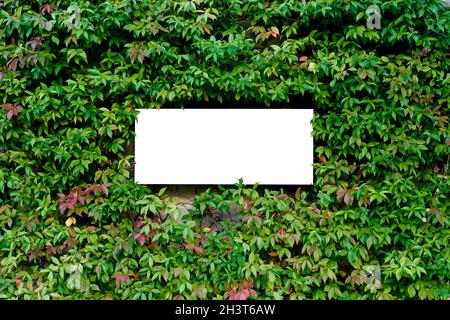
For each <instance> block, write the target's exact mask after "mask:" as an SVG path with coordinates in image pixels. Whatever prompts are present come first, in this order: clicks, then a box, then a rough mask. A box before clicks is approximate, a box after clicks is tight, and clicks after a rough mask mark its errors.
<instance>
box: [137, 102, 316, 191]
mask: <svg viewBox="0 0 450 320" xmlns="http://www.w3.org/2000/svg"><path fill="white" fill-rule="evenodd" d="M138 111H139V112H140V113H139V115H138V118H137V122H136V140H135V162H136V164H135V181H136V182H137V183H140V184H194V185H195V184H235V183H237V182H238V179H239V178H242V179H243V182H244V184H254V183H260V184H263V185H270V184H276V185H284V184H285V185H289V184H293V185H298V184H300V185H307V184H312V183H313V167H312V164H313V138H312V124H311V120H312V117H313V110H312V109H159V110H157V109H140V110H138Z"/></svg>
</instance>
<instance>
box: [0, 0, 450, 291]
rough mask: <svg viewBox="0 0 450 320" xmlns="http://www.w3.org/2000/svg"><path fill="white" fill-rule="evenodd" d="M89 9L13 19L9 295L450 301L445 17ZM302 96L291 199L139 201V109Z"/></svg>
mask: <svg viewBox="0 0 450 320" xmlns="http://www.w3.org/2000/svg"><path fill="white" fill-rule="evenodd" d="M74 3H75V2H74ZM77 3H78V6H79V7H77V6H75V5H73V4H71V1H65V0H55V1H52V2H49V3H47V2H46V1H31V0H30V1H22V0H20V1H19V0H4V1H2V2H1V5H0V6H1V8H0V10H1V11H0V36H1V38H0V48H1V52H0V104H1V109H3V110H0V197H1V198H0V297H2V298H7V299H13V298H20V299H23V298H25V299H29V298H34V299H36V298H38V299H48V298H56V299H59V298H66V299H70V298H83V299H85V298H86V299H94V298H96V299H110V298H113V299H128V298H133V299H147V298H151V299H173V298H177V299H179V298H186V299H197V298H202V299H205V298H208V299H211V298H227V299H244V298H249V299H251V298H255V297H256V299H266V298H275V299H281V298H283V299H305V298H314V299H352V298H353V299H408V298H414V299H417V298H420V299H448V298H449V289H450V288H449V287H450V285H449V278H450V271H449V270H450V258H449V246H448V243H449V235H450V232H449V220H448V215H449V205H450V201H449V194H450V192H449V183H448V162H449V148H450V146H449V145H450V138H449V131H450V129H449V126H448V115H449V107H448V102H449V83H450V77H449V61H450V60H449V32H448V26H449V25H450V23H449V9H448V8H446V7H444V5H443V1H440V0H439V1H438V0H430V1H420V0H392V1H378V0H374V1H359V0H358V1H354V0H311V1H294V0H286V1H270V0H269V1H258V0H233V1H231V0H223V1H212V0H207V1H199V0H194V1H185V0H180V1H171V0H165V1H163V0H155V1H148V0H147V1H146V0H142V1H136V0H117V1H113V0H109V1H106V0H103V1H77ZM370 5H379V7H380V9H381V15H382V20H381V29H379V30H378V29H369V28H368V27H367V26H366V16H365V11H366V9H367V8H368V6H370ZM302 97H305V98H307V99H310V101H311V103H312V105H311V106H310V107H313V108H314V109H315V118H314V121H313V126H314V139H315V164H314V167H315V177H316V181H315V183H314V186H312V187H310V188H308V187H303V188H302V189H298V190H297V192H296V194H295V199H291V198H289V197H287V196H286V195H285V194H284V193H283V192H282V191H280V190H269V189H267V190H265V191H264V190H263V191H261V190H260V189H257V188H256V187H251V186H250V187H248V186H243V185H242V184H240V183H237V184H236V185H235V186H232V187H230V188H222V189H221V190H220V191H218V192H214V191H212V190H211V191H208V192H205V193H203V194H201V195H198V196H197V198H196V200H195V202H194V206H195V207H196V208H198V210H190V212H189V214H188V215H183V210H182V209H180V207H177V205H176V203H175V202H174V200H173V199H172V198H170V197H167V196H165V191H164V189H161V190H159V189H156V190H155V188H149V187H147V186H141V185H135V184H134V183H133V173H132V172H133V157H132V154H133V152H132V148H133V140H134V138H133V134H134V133H133V123H134V119H135V117H136V111H135V108H155V107H161V108H164V107H169V106H171V107H181V106H183V105H188V104H191V105H192V104H197V105H198V106H200V107H202V106H203V107H208V106H210V105H212V104H216V105H217V104H221V103H223V104H224V105H225V104H227V105H239V104H240V103H253V104H261V106H264V105H267V106H276V105H288V104H289V101H291V104H292V101H302ZM233 130H239V128H233ZM155 138H157V137H155ZM193 148H196V149H198V151H199V152H203V150H205V147H204V146H203V145H202V143H201V141H199V142H198V144H197V145H194V146H193ZM155 156H163V155H161V154H159V153H158V150H155ZM205 156H208V154H207V153H205ZM285 156H289V155H288V154H286V155H285ZM180 161H183V158H180ZM237 206H238V207H239V208H241V209H242V211H241V212H240V213H236V210H235V209H236V207H237ZM230 208H231V209H230ZM233 208H234V209H233ZM230 211H231V213H230Z"/></svg>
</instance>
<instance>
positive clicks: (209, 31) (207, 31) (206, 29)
mask: <svg viewBox="0 0 450 320" xmlns="http://www.w3.org/2000/svg"><path fill="white" fill-rule="evenodd" d="M203 29H205V31H206V33H207V34H211V30H209V29H208V28H207V27H206V26H203Z"/></svg>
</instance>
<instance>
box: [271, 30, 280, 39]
mask: <svg viewBox="0 0 450 320" xmlns="http://www.w3.org/2000/svg"><path fill="white" fill-rule="evenodd" d="M270 34H271V35H272V37H274V38H276V37H277V35H278V33H276V32H275V31H272V32H271V33H270Z"/></svg>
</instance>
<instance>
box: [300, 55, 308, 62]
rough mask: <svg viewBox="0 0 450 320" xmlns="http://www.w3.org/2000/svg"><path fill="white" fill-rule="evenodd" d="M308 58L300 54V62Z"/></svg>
mask: <svg viewBox="0 0 450 320" xmlns="http://www.w3.org/2000/svg"><path fill="white" fill-rule="evenodd" d="M308 59H309V58H308V57H307V56H301V57H300V61H301V62H305V61H306V60H308Z"/></svg>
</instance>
